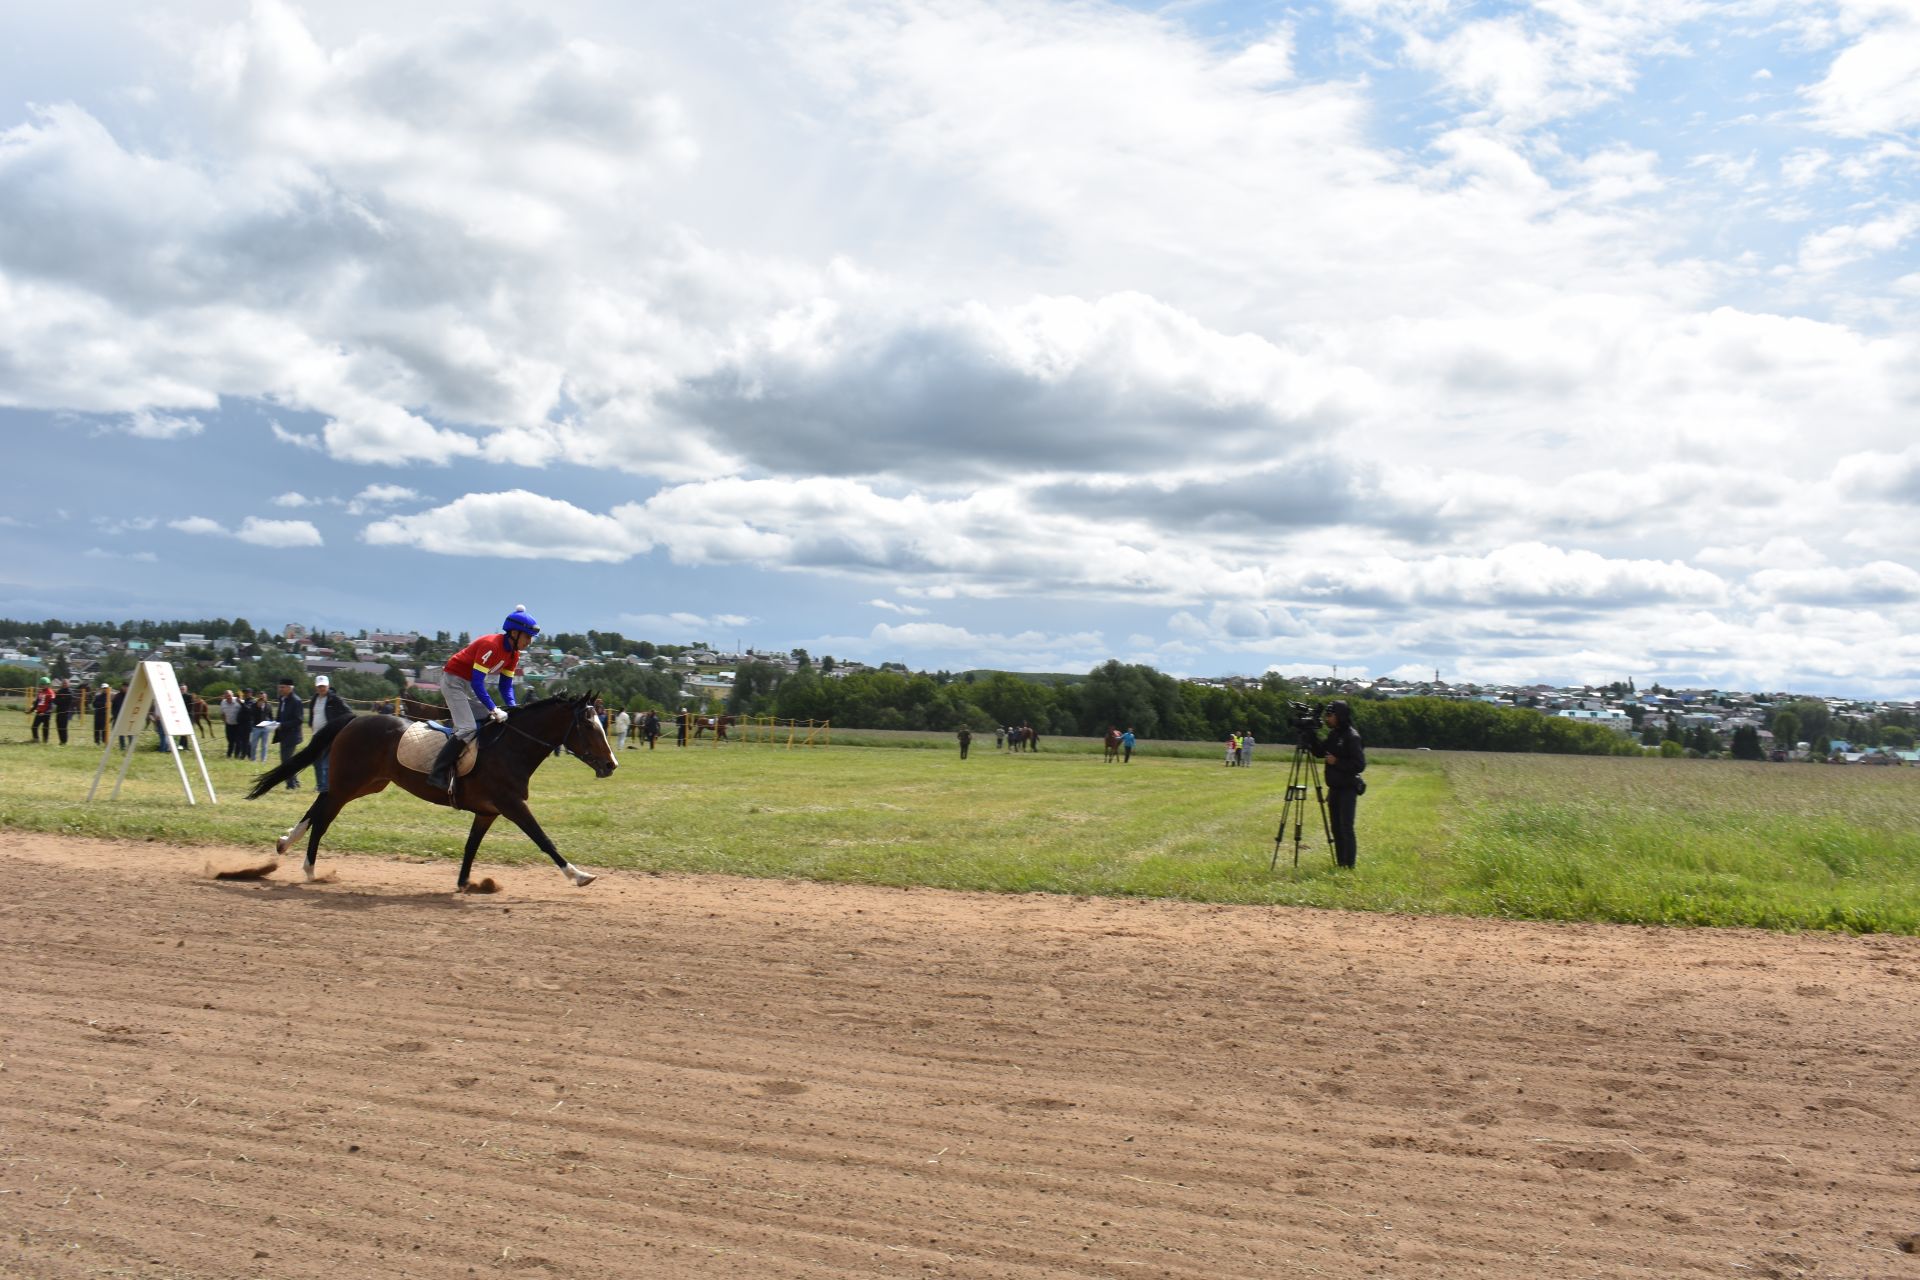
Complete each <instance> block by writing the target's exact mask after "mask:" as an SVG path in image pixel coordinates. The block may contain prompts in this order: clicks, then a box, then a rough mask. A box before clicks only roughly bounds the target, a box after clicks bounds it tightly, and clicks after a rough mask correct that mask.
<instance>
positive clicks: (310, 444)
mask: <svg viewBox="0 0 1920 1280" xmlns="http://www.w3.org/2000/svg"><path fill="white" fill-rule="evenodd" d="M267 426H268V429H269V430H271V431H272V432H273V438H274V439H275V440H278V441H279V442H280V443H281V444H290V445H292V446H293V447H294V448H296V449H307V450H310V451H318V450H320V449H323V448H325V447H326V446H325V442H324V441H323V440H322V439H321V437H319V436H318V435H313V434H310V433H306V432H299V431H289V430H287V429H286V428H285V427H283V426H281V425H280V424H279V423H277V422H270V423H268V424H267Z"/></svg>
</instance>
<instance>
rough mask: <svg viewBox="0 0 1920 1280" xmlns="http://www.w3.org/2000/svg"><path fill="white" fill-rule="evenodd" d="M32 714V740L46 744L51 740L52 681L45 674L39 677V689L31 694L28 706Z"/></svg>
mask: <svg viewBox="0 0 1920 1280" xmlns="http://www.w3.org/2000/svg"><path fill="white" fill-rule="evenodd" d="M28 711H30V712H31V713H32V715H33V727H32V730H31V732H32V734H33V740H34V741H35V742H38V743H40V744H41V745H43V746H44V745H46V744H47V743H50V742H52V741H53V723H52V722H53V682H52V681H50V680H48V679H47V678H46V677H45V676H42V677H40V689H39V691H38V692H37V693H35V694H34V695H33V704H32V705H31V706H30V707H28Z"/></svg>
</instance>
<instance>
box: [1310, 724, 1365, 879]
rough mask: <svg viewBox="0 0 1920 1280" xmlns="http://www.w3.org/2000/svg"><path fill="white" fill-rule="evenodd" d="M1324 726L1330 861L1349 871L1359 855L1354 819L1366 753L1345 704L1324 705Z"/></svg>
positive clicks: (1321, 749)
mask: <svg viewBox="0 0 1920 1280" xmlns="http://www.w3.org/2000/svg"><path fill="white" fill-rule="evenodd" d="M1326 725H1327V734H1326V737H1325V738H1324V739H1323V740H1322V741H1321V743H1320V746H1319V750H1320V751H1321V752H1322V757H1321V758H1322V759H1323V760H1324V761H1325V763H1326V766H1327V818H1328V820H1329V821H1330V822H1331V823H1332V824H1333V860H1334V861H1335V862H1336V863H1338V864H1339V865H1340V866H1343V867H1352V866H1353V864H1354V861H1355V859H1356V858H1357V857H1358V856H1359V853H1360V847H1359V844H1358V843H1357V842H1356V841H1355V839H1354V834H1353V818H1354V812H1355V810H1356V809H1358V808H1359V805H1360V797H1361V795H1362V794H1363V793H1364V792H1365V791H1366V789H1367V783H1366V779H1364V778H1362V777H1361V776H1360V775H1361V774H1362V773H1363V772H1365V770H1366V767H1367V753H1366V751H1365V750H1364V749H1362V747H1361V746H1360V731H1359V730H1358V729H1356V728H1354V727H1353V712H1352V710H1351V709H1349V708H1348V706H1347V704H1346V703H1345V702H1340V701H1335V702H1329V703H1328V704H1327V711H1326Z"/></svg>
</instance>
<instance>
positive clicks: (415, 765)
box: [395, 721, 480, 778]
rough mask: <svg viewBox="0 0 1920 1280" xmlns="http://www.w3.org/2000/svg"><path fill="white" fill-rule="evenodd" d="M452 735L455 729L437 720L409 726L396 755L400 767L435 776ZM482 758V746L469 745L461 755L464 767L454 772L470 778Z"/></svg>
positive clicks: (459, 767) (461, 762)
mask: <svg viewBox="0 0 1920 1280" xmlns="http://www.w3.org/2000/svg"><path fill="white" fill-rule="evenodd" d="M451 736H453V729H452V727H451V726H449V725H444V724H440V723H438V722H437V721H416V722H414V723H413V724H410V725H408V726H407V731H406V732H405V733H403V734H401V735H400V748H399V750H398V751H397V752H396V753H395V755H396V756H397V758H398V759H399V761H400V766H401V767H402V768H403V769H411V770H413V771H414V772H415V773H432V772H433V762H434V761H435V760H437V759H438V758H439V756H440V749H441V748H442V747H444V746H446V745H447V739H448V738H449V737H451ZM479 758H480V748H479V745H478V744H477V743H472V742H469V743H468V744H467V749H466V750H465V751H462V752H461V753H460V764H459V766H458V767H457V768H456V769H455V770H454V772H455V774H456V775H458V776H459V777H462V778H464V777H466V776H467V775H468V774H469V773H471V772H473V763H474V761H476V760H478V759H479Z"/></svg>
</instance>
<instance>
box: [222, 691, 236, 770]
mask: <svg viewBox="0 0 1920 1280" xmlns="http://www.w3.org/2000/svg"><path fill="white" fill-rule="evenodd" d="M220 721H221V723H222V724H224V725H226V726H227V759H229V760H237V759H238V758H239V757H240V697H239V695H238V694H236V693H234V691H233V690H231V689H229V690H227V691H226V692H225V693H223V694H221V695H220Z"/></svg>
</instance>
